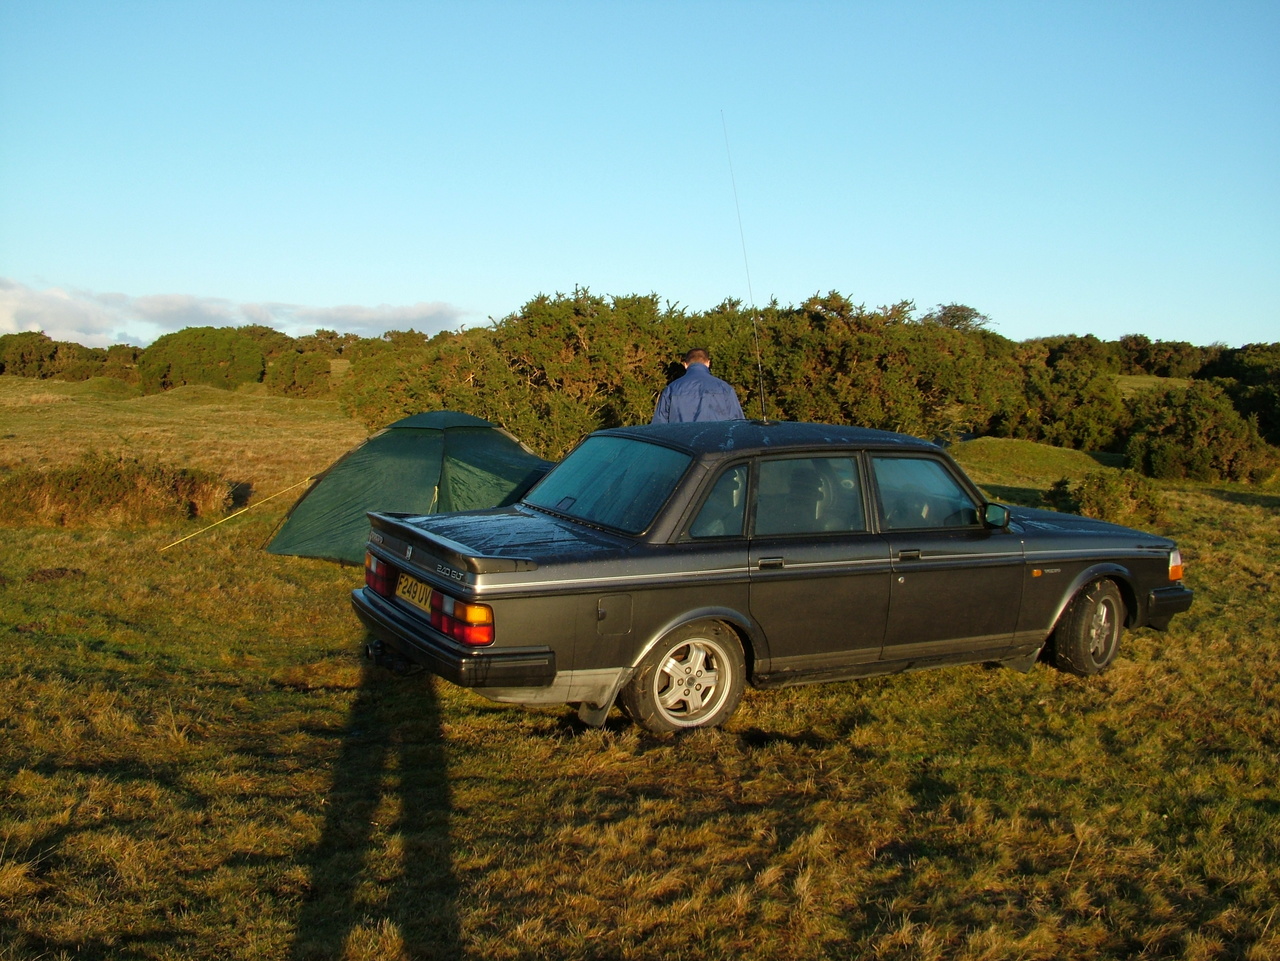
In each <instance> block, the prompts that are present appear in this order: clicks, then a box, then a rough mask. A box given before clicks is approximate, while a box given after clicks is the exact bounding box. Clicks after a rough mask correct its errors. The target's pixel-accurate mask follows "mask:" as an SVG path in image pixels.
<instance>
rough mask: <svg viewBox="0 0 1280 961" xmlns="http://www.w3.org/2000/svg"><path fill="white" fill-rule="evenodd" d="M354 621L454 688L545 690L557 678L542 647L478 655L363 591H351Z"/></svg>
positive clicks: (552, 659)
mask: <svg viewBox="0 0 1280 961" xmlns="http://www.w3.org/2000/svg"><path fill="white" fill-rule="evenodd" d="M351 606H352V607H353V608H354V609H355V612H356V616H357V617H359V618H360V620H361V621H362V622H363V623H364V626H365V627H366V628H368V630H369V633H371V634H372V635H373V636H374V637H376V638H377V639H378V640H380V641H382V642H383V643H384V644H386V645H389V646H390V647H391V648H392V649H394V650H395V651H397V652H398V653H400V654H401V655H403V656H404V657H405V658H407V659H408V660H410V661H412V662H413V663H415V664H420V665H422V666H423V667H425V668H426V669H427V670H428V671H430V672H431V673H432V674H435V675H437V676H439V677H442V678H444V679H445V680H446V681H449V682H450V683H453V684H457V685H458V686H459V687H470V688H476V689H479V690H481V691H483V689H485V688H516V687H547V686H549V685H550V684H551V683H552V682H553V681H554V680H555V677H556V655H555V651H553V650H551V649H550V648H547V647H522V648H504V649H500V650H489V651H486V650H481V649H477V648H471V647H465V646H464V645H461V644H458V643H457V642H456V641H453V640H451V639H450V638H447V637H445V636H444V635H442V634H438V633H437V632H435V631H433V630H431V629H430V628H427V627H424V626H423V625H422V624H421V622H418V621H416V620H415V619H414V618H412V616H410V615H408V614H405V613H403V612H402V611H400V609H399V608H398V607H396V605H395V604H393V603H391V602H390V601H388V600H387V599H386V598H383V597H380V596H379V595H377V594H375V593H374V592H373V591H370V590H368V589H366V588H363V587H362V588H358V589H357V590H354V591H352V592H351Z"/></svg>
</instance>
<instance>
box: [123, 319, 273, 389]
mask: <svg viewBox="0 0 1280 961" xmlns="http://www.w3.org/2000/svg"><path fill="white" fill-rule="evenodd" d="M265 367H266V359H265V358H264V356H263V353H262V349H261V348H260V347H259V346H258V344H257V342H256V341H254V340H253V339H251V338H249V337H246V336H245V335H244V334H241V333H240V332H239V331H237V330H235V329H234V328H231V327H188V328H186V329H185V330H180V331H178V332H177V333H173V334H165V335H164V336H163V337H160V338H158V339H157V340H156V342H155V343H153V344H152V345H151V346H150V347H148V348H147V349H146V350H145V351H143V352H142V356H141V357H140V358H139V360H138V377H139V380H140V381H141V383H142V388H143V390H144V391H146V392H147V393H149V394H154V393H158V392H160V391H163V390H169V389H170V388H171V387H181V386H183V385H184V384H207V385H209V386H210V387H221V388H223V389H225V390H231V389H233V388H235V387H238V386H239V385H240V384H256V383H257V382H258V381H260V380H262V373H263V370H264V369H265Z"/></svg>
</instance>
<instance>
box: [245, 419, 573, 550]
mask: <svg viewBox="0 0 1280 961" xmlns="http://www.w3.org/2000/svg"><path fill="white" fill-rule="evenodd" d="M550 467H551V462H550V461H545V460H543V459H542V458H540V457H538V456H536V455H535V454H533V453H532V452H530V451H529V449H528V448H527V447H525V446H524V445H523V444H521V443H520V442H519V441H518V440H516V439H515V438H514V437H512V436H511V435H510V434H508V433H507V432H506V431H505V430H503V429H502V428H500V427H498V426H496V425H494V424H492V423H490V422H489V421H487V420H484V419H482V418H480V417H473V416H472V415H471V414H464V413H460V412H458V411H449V410H441V411H430V412H428V413H423V414H414V415H413V416H411V417H406V418H404V419H403V420H398V421H396V422H395V423H394V424H390V425H388V426H387V427H385V428H383V429H382V430H381V431H379V432H378V433H376V434H374V435H373V436H372V437H370V438H369V439H368V440H367V441H365V442H364V443H363V444H361V445H360V446H359V447H356V448H354V449H353V450H351V451H349V452H348V453H346V454H345V455H343V456H342V457H340V458H339V459H338V460H336V461H335V462H334V463H333V464H332V465H330V467H329V468H328V469H327V470H326V471H324V473H322V474H320V475H318V476H317V477H316V479H315V480H314V481H313V482H312V483H311V486H310V487H308V488H307V490H306V491H305V492H304V493H303V495H302V496H301V497H299V498H298V500H297V501H296V502H295V503H294V505H293V507H292V508H291V509H290V511H289V513H288V514H287V515H286V516H285V519H284V521H283V523H282V524H281V526H280V529H279V530H278V531H277V532H276V535H275V536H274V537H273V538H272V539H271V542H270V543H269V544H268V545H267V551H269V552H270V553H272V554H291V555H295V556H298V557H320V558H324V559H326V560H334V561H339V562H343V563H349V564H361V563H363V562H364V551H365V541H366V539H367V538H368V535H369V520H368V518H367V517H366V516H365V512H366V511H371V510H385V511H403V512H405V513H412V514H436V513H444V512H446V511H464V510H475V509H478V508H485V507H499V506H502V505H505V504H510V503H513V502H514V501H517V500H519V499H520V497H521V496H523V494H524V492H525V491H527V490H528V489H529V488H530V487H532V486H533V483H534V481H536V480H538V478H540V477H541V476H542V475H543V474H545V473H546V472H547V470H548V469H549V468H550Z"/></svg>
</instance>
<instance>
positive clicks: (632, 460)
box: [524, 437, 693, 534]
mask: <svg viewBox="0 0 1280 961" xmlns="http://www.w3.org/2000/svg"><path fill="white" fill-rule="evenodd" d="M692 460H693V458H692V457H690V456H689V455H688V454H685V453H682V452H680V451H677V450H671V449H670V448H669V447H660V446H658V445H657V444H649V443H645V442H644V441H639V440H634V439H632V438H628V437H588V438H587V439H586V440H585V441H583V443H582V445H581V446H580V447H578V448H577V449H576V450H575V451H574V452H573V453H572V454H570V455H569V456H568V457H566V458H565V459H564V460H563V461H561V462H560V463H559V464H557V465H556V466H555V468H554V469H553V470H552V471H551V473H549V474H548V475H547V476H546V477H545V478H543V479H542V481H541V483H539V484H538V486H537V487H535V488H534V489H533V490H532V491H530V492H529V494H528V495H526V497H525V498H524V500H525V503H528V504H532V505H533V506H535V507H542V508H545V509H546V510H549V511H555V512H556V513H558V514H565V515H567V516H569V517H574V518H577V519H579V520H583V521H586V522H587V523H590V524H599V525H600V526H602V527H612V528H614V529H616V530H620V531H625V532H626V533H628V534H638V533H639V532H640V531H643V530H645V529H646V528H648V526H649V525H650V524H651V523H652V522H653V518H654V516H655V515H656V514H657V513H658V509H659V508H660V507H662V505H663V504H665V503H666V502H667V498H668V497H670V496H671V492H672V491H673V490H675V487H676V484H677V483H678V482H679V480H680V478H681V477H682V476H683V475H684V472H685V470H687V469H688V467H689V463H690V461H692Z"/></svg>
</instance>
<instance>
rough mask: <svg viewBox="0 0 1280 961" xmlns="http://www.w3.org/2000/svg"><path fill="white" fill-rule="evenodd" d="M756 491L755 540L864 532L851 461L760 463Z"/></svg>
mask: <svg viewBox="0 0 1280 961" xmlns="http://www.w3.org/2000/svg"><path fill="white" fill-rule="evenodd" d="M757 489H758V494H757V497H756V522H755V532H756V534H758V535H764V536H768V535H770V534H820V533H833V532H844V533H848V532H852V531H862V530H866V519H865V517H864V515H863V509H862V484H861V482H860V479H859V475H858V463H857V461H856V460H855V459H854V458H852V457H788V458H777V459H771V460H765V461H761V462H760V473H759V483H758V485H757Z"/></svg>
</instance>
